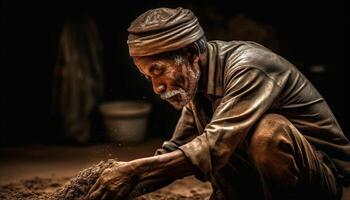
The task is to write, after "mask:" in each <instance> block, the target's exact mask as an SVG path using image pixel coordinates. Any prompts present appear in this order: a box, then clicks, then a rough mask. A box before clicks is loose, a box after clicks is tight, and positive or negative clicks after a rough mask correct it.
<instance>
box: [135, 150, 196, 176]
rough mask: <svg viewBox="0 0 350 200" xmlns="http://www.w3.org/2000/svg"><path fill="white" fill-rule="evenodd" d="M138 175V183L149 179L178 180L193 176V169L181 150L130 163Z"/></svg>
mask: <svg viewBox="0 0 350 200" xmlns="http://www.w3.org/2000/svg"><path fill="white" fill-rule="evenodd" d="M131 162H132V164H133V165H134V166H135V169H136V170H137V172H138V175H139V181H145V180H149V179H158V178H160V179H162V178H164V177H167V179H174V180H175V179H178V178H183V177H185V176H189V175H193V174H194V172H195V167H194V166H193V165H192V163H191V162H190V161H189V160H188V158H187V157H186V156H185V155H184V153H183V152H182V151H181V150H176V151H173V152H170V153H166V154H162V155H158V156H153V157H148V158H141V159H136V160H134V161H131Z"/></svg>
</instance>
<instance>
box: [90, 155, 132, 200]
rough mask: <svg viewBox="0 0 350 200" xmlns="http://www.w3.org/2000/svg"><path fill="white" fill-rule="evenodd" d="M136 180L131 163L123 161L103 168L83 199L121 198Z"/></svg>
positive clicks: (130, 189)
mask: <svg viewBox="0 0 350 200" xmlns="http://www.w3.org/2000/svg"><path fill="white" fill-rule="evenodd" d="M137 182H138V176H137V173H136V170H134V166H133V164H132V163H130V162H125V163H122V164H121V165H118V166H115V167H111V168H108V169H106V170H104V171H103V173H102V174H101V176H100V178H98V179H97V181H96V183H95V184H94V185H93V186H92V187H91V189H90V191H89V192H88V194H87V195H86V196H85V198H84V199H86V200H95V199H96V200H97V199H99V200H100V199H101V200H106V199H116V200H117V199H123V198H125V197H126V196H127V195H128V194H129V193H130V192H131V191H132V189H133V187H134V186H135V185H136V184H137Z"/></svg>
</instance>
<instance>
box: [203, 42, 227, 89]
mask: <svg viewBox="0 0 350 200" xmlns="http://www.w3.org/2000/svg"><path fill="white" fill-rule="evenodd" d="M207 44H208V66H207V67H206V68H205V69H204V71H203V72H202V74H204V73H207V77H208V80H207V81H206V82H205V83H206V85H203V84H202V83H200V85H199V86H198V90H199V91H200V92H204V93H206V94H208V95H214V96H223V94H224V89H223V76H224V67H223V64H222V59H220V58H219V56H218V48H217V46H216V45H214V44H211V43H207Z"/></svg>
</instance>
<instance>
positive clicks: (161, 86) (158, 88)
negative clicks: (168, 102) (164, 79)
mask: <svg viewBox="0 0 350 200" xmlns="http://www.w3.org/2000/svg"><path fill="white" fill-rule="evenodd" d="M153 90H154V92H155V93H156V94H162V93H164V92H165V91H166V87H165V85H164V84H157V85H154V86H153Z"/></svg>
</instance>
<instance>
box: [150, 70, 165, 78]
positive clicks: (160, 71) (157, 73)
mask: <svg viewBox="0 0 350 200" xmlns="http://www.w3.org/2000/svg"><path fill="white" fill-rule="evenodd" d="M152 72H153V74H154V75H156V76H158V75H161V74H162V73H163V70H161V69H154V70H153V71H152Z"/></svg>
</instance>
